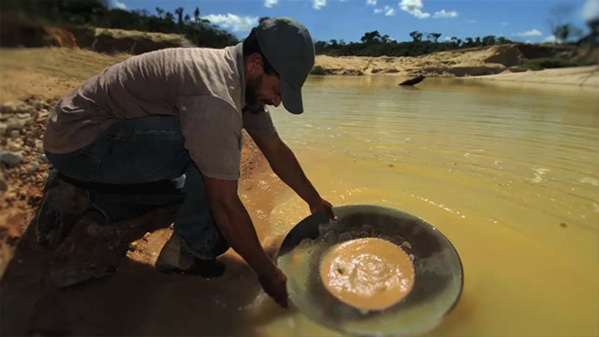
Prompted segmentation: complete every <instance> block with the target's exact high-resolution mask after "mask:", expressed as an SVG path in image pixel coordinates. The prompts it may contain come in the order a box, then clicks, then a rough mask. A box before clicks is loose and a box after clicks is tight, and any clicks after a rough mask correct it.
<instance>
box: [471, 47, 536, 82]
mask: <svg viewBox="0 0 599 337" xmlns="http://www.w3.org/2000/svg"><path fill="white" fill-rule="evenodd" d="M488 52H489V53H492V55H491V56H489V57H487V58H486V59H484V61H483V62H484V63H496V64H502V65H504V66H506V67H512V66H517V65H520V64H522V62H524V55H523V54H522V52H521V51H520V48H518V46H517V45H502V46H493V47H491V48H489V50H488ZM471 75H474V74H471Z"/></svg>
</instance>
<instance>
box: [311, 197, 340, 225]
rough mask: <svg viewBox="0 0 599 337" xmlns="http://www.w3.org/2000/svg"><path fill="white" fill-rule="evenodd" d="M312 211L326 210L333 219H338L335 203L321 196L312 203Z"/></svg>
mask: <svg viewBox="0 0 599 337" xmlns="http://www.w3.org/2000/svg"><path fill="white" fill-rule="evenodd" d="M310 212H312V214H314V213H316V212H325V213H326V214H327V215H328V216H329V218H330V219H331V220H337V216H335V213H333V205H331V203H330V202H328V201H326V200H324V199H322V198H320V200H318V201H316V202H314V203H312V204H310Z"/></svg>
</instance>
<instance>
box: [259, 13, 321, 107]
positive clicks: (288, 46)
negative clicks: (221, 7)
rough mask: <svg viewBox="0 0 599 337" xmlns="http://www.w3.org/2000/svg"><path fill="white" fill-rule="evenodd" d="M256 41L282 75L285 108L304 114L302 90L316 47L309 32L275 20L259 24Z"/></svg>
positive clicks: (293, 23)
mask: <svg viewBox="0 0 599 337" xmlns="http://www.w3.org/2000/svg"><path fill="white" fill-rule="evenodd" d="M256 38H257V39H258V45H259V46H260V49H261V50H262V53H263V54H264V56H265V57H266V59H267V60H268V62H269V63H270V64H271V65H272V67H273V68H274V69H275V71H276V72H277V73H278V74H279V79H280V81H281V98H282V101H283V106H285V109H287V110H288V111H289V112H291V113H294V114H301V113H302V112H304V106H303V104H302V86H303V85H304V82H305V81H306V78H307V77H308V74H309V73H310V70H312V67H313V66H314V43H313V42H312V37H311V36H310V33H309V32H308V29H307V28H306V27H305V26H304V25H302V24H301V23H299V22H298V21H296V20H294V19H292V18H284V17H282V18H272V19H266V20H264V21H262V23H260V25H259V26H258V28H257V29H256Z"/></svg>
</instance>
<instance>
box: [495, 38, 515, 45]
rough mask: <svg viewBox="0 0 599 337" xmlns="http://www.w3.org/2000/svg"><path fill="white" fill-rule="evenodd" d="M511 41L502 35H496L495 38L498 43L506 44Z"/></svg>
mask: <svg viewBox="0 0 599 337" xmlns="http://www.w3.org/2000/svg"><path fill="white" fill-rule="evenodd" d="M511 42H512V41H510V40H508V39H506V38H505V37H503V36H500V37H498V38H497V43H498V44H506V43H511Z"/></svg>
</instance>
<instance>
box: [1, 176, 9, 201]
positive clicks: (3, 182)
mask: <svg viewBox="0 0 599 337" xmlns="http://www.w3.org/2000/svg"><path fill="white" fill-rule="evenodd" d="M6 190H8V182H7V181H6V179H4V174H3V173H2V171H0V196H2V195H3V194H4V192H6Z"/></svg>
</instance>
